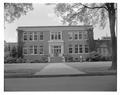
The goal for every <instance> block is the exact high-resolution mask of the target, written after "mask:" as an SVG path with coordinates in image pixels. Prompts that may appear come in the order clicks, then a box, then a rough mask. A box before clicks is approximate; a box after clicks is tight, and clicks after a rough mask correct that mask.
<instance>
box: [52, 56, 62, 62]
mask: <svg viewBox="0 0 120 95" xmlns="http://www.w3.org/2000/svg"><path fill="white" fill-rule="evenodd" d="M50 62H51V63H61V62H64V57H59V56H56V57H55V56H54V57H50Z"/></svg>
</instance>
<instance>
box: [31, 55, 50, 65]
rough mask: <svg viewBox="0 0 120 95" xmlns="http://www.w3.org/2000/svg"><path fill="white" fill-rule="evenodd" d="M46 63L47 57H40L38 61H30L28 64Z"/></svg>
mask: <svg viewBox="0 0 120 95" xmlns="http://www.w3.org/2000/svg"><path fill="white" fill-rule="evenodd" d="M47 62H48V57H47V56H42V57H41V58H40V60H32V61H30V63H47Z"/></svg>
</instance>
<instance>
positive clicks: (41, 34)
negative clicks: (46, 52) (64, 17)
mask: <svg viewBox="0 0 120 95" xmlns="http://www.w3.org/2000/svg"><path fill="white" fill-rule="evenodd" d="M40 40H43V32H40Z"/></svg>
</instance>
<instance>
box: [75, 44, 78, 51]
mask: <svg viewBox="0 0 120 95" xmlns="http://www.w3.org/2000/svg"><path fill="white" fill-rule="evenodd" d="M75 53H78V45H75Z"/></svg>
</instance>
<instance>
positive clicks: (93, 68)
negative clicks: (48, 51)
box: [67, 62, 117, 74]
mask: <svg viewBox="0 0 120 95" xmlns="http://www.w3.org/2000/svg"><path fill="white" fill-rule="evenodd" d="M91 64H93V65H91ZM103 64H104V65H103ZM67 65H69V66H71V67H73V68H75V69H77V70H79V71H83V72H86V73H88V74H116V73H117V71H116V70H110V69H109V68H110V66H111V62H107V63H106V62H103V63H102V62H93V63H90V64H89V63H88V62H86V63H71V64H69V63H67Z"/></svg>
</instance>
